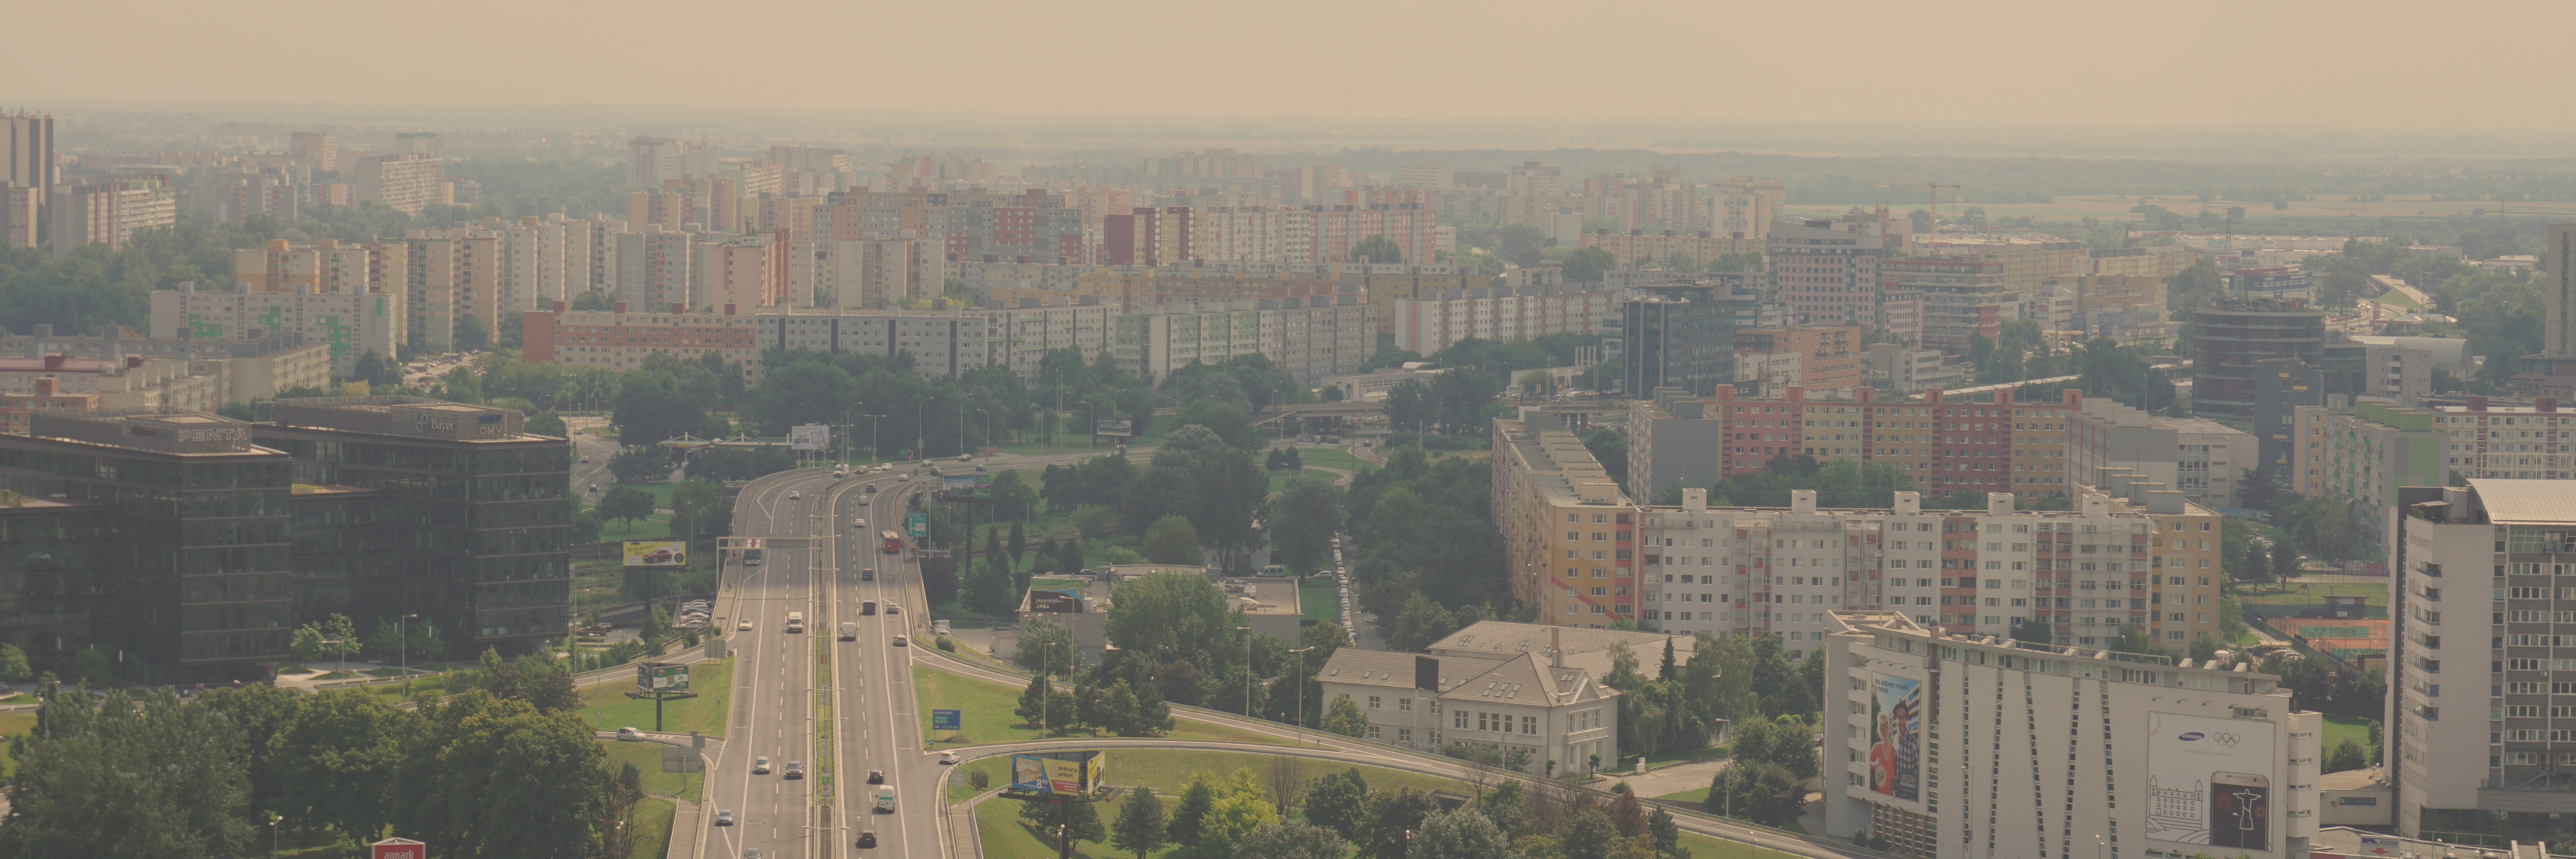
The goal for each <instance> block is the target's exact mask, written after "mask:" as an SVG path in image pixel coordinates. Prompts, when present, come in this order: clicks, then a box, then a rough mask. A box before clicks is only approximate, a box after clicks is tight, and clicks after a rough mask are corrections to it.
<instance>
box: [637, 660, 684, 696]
mask: <svg viewBox="0 0 2576 859" xmlns="http://www.w3.org/2000/svg"><path fill="white" fill-rule="evenodd" d="M635 688H637V689H642V690H645V691H648V692H686V691H688V689H689V666H686V665H677V664H673V663H669V662H638V663H635Z"/></svg>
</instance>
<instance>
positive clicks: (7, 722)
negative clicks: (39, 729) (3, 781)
mask: <svg viewBox="0 0 2576 859" xmlns="http://www.w3.org/2000/svg"><path fill="white" fill-rule="evenodd" d="M35 729H36V714H35V712H34V711H32V710H31V711H28V712H24V713H0V737H14V736H17V735H19V734H24V733H27V732H30V731H33V730H35ZM17 773H18V762H17V761H16V760H15V759H12V758H10V757H9V744H8V743H5V742H0V776H8V775H16V774H17Z"/></svg>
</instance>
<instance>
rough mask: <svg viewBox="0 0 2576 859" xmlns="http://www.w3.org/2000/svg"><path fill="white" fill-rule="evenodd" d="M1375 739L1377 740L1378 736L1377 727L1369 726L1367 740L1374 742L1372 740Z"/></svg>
mask: <svg viewBox="0 0 2576 859" xmlns="http://www.w3.org/2000/svg"><path fill="white" fill-rule="evenodd" d="M1377 738H1378V736H1377V726H1376V725H1370V726H1369V739H1372V740H1374V739H1377Z"/></svg>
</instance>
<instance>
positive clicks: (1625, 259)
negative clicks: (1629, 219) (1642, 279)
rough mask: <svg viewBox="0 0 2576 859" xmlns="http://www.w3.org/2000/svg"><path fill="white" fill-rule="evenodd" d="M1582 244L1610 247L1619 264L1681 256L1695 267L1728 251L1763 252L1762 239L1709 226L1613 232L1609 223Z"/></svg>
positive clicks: (1666, 260)
mask: <svg viewBox="0 0 2576 859" xmlns="http://www.w3.org/2000/svg"><path fill="white" fill-rule="evenodd" d="M1583 246H1584V247H1587V248H1600V249H1602V250H1605V251H1609V252H1610V258H1611V259H1613V260H1616V261H1617V262H1618V267H1620V268H1648V267H1657V266H1665V265H1669V264H1670V263H1672V262H1673V261H1675V260H1680V261H1683V262H1688V263H1690V264H1691V265H1692V266H1693V267H1694V270H1696V268H1698V267H1706V266H1710V265H1714V264H1716V263H1717V261H1718V258H1720V257H1723V256H1726V255H1728V254H1744V255H1747V256H1751V257H1755V258H1756V259H1757V260H1758V258H1759V257H1760V256H1761V254H1762V250H1763V246H1764V242H1763V241H1762V240H1761V239H1756V238H1748V237H1746V236H1741V235H1736V234H1733V233H1710V232H1709V231H1707V230H1700V231H1698V232H1695V233H1679V232H1675V231H1673V230H1663V231H1660V232H1656V233H1648V232H1646V231H1645V230H1629V231H1628V232H1626V233H1613V232H1611V231H1610V228H1609V227H1601V228H1598V229H1595V230H1593V231H1592V232H1588V233H1584V234H1583ZM1756 264H1757V265H1758V264H1759V263H1758V262H1757V263H1756Z"/></svg>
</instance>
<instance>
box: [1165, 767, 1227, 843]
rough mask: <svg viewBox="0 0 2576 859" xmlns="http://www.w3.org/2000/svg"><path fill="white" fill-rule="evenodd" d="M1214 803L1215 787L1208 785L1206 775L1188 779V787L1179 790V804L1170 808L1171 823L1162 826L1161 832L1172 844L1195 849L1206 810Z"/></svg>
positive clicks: (1205, 819)
mask: <svg viewBox="0 0 2576 859" xmlns="http://www.w3.org/2000/svg"><path fill="white" fill-rule="evenodd" d="M1215 805H1216V789H1215V788H1212V787H1209V786H1208V782H1207V776H1205V775H1201V776H1198V777H1196V778H1192V779H1190V786H1189V788H1188V789H1186V790H1183V791H1181V805H1180V807H1179V808H1175V809H1173V810H1172V819H1171V823H1169V824H1167V825H1165V826H1164V827H1163V834H1164V835H1166V836H1168V837H1169V839H1170V840H1171V842H1172V843H1174V844H1178V845H1181V846H1182V847H1184V848H1189V849H1193V850H1195V849H1197V848H1198V846H1199V835H1200V827H1202V826H1204V825H1205V824H1206V822H1207V816H1208V810H1209V809H1210V808H1212V807H1214V806H1215Z"/></svg>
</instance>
